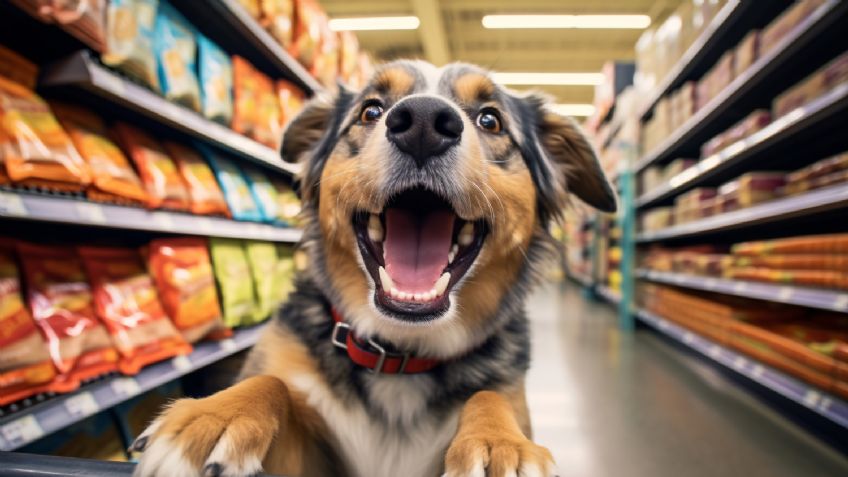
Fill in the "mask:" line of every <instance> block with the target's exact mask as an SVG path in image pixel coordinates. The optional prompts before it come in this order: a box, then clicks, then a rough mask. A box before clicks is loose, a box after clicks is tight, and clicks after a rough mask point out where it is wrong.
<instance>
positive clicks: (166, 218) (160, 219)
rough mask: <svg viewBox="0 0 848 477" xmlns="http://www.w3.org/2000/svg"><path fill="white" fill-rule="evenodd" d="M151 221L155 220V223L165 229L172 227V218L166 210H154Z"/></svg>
mask: <svg viewBox="0 0 848 477" xmlns="http://www.w3.org/2000/svg"><path fill="white" fill-rule="evenodd" d="M153 221H154V222H156V225H158V226H159V227H161V228H163V229H165V230H171V229H173V228H174V218H173V217H171V214H169V213H167V212H154V213H153Z"/></svg>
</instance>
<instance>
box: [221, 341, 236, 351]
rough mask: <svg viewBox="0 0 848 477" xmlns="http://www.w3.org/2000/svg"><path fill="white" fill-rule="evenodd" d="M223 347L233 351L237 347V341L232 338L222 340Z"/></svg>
mask: <svg viewBox="0 0 848 477" xmlns="http://www.w3.org/2000/svg"><path fill="white" fill-rule="evenodd" d="M221 349H222V350H224V351H228V352H229V351H233V350H234V349H236V342H235V341H233V339H232V338H227V339H225V340H221Z"/></svg>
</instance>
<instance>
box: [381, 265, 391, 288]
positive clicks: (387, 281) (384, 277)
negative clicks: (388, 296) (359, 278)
mask: <svg viewBox="0 0 848 477" xmlns="http://www.w3.org/2000/svg"><path fill="white" fill-rule="evenodd" d="M379 272H380V285H382V287H383V290H391V289H392V288H394V287H395V283H394V282H393V281H392V277H390V276H389V272H387V271H386V269H385V268H383V267H380V269H379Z"/></svg>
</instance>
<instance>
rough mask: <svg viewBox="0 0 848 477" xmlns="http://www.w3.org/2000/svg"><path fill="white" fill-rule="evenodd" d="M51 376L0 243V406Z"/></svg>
mask: <svg viewBox="0 0 848 477" xmlns="http://www.w3.org/2000/svg"><path fill="white" fill-rule="evenodd" d="M275 262H276V260H275ZM55 376H56V370H55V368H53V363H52V362H51V361H50V353H48V352H47V343H45V342H44V338H42V336H41V333H39V332H38V328H36V325H35V321H33V319H32V315H30V313H29V310H28V309H27V307H26V306H25V305H24V302H23V298H22V296H21V282H20V278H19V274H18V265H17V263H16V261H15V253H14V244H13V243H12V242H11V241H10V240H3V239H0V406H5V405H6V404H9V403H12V402H15V401H18V400H20V399H23V398H25V397H28V396H32V395H34V394H38V393H39V392H42V391H45V390H48V389H49V384H50V382H51V381H52V380H53V378H54V377H55Z"/></svg>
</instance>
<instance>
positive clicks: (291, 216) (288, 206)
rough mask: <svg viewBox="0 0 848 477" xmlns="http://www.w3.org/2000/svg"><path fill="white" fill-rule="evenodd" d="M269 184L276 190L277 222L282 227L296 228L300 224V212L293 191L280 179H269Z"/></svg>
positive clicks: (298, 203)
mask: <svg viewBox="0 0 848 477" xmlns="http://www.w3.org/2000/svg"><path fill="white" fill-rule="evenodd" d="M271 183H272V184H273V185H274V188H275V189H276V190H277V221H279V222H280V223H282V224H284V225H289V226H292V227H297V226H298V224H299V223H300V211H301V210H302V206H301V202H300V198H298V197H297V194H295V192H294V190H292V188H291V186H290V185H288V184H287V183H285V182H283V181H282V180H281V179H271Z"/></svg>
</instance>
